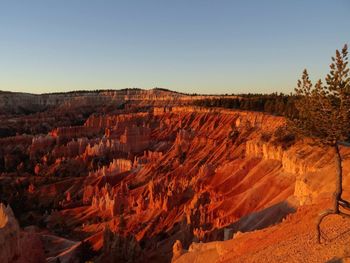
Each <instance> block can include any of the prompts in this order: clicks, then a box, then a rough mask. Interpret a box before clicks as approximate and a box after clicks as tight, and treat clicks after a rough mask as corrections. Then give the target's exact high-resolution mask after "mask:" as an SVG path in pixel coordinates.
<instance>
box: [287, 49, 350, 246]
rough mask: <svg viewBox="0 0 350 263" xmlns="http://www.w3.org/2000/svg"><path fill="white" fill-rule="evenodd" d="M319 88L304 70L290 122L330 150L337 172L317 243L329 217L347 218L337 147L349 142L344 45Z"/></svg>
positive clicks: (349, 108)
mask: <svg viewBox="0 0 350 263" xmlns="http://www.w3.org/2000/svg"><path fill="white" fill-rule="evenodd" d="M325 83H326V84H323V83H322V81H321V80H318V81H317V83H316V84H315V85H313V84H312V82H311V80H310V79H309V75H308V72H307V70H304V72H303V74H302V78H301V80H299V81H298V86H297V88H296V89H295V91H296V95H297V100H296V102H295V106H296V108H297V110H298V112H299V114H298V118H296V119H292V122H293V124H294V127H296V129H297V131H299V132H300V133H301V134H303V135H306V136H309V137H313V138H317V139H319V140H320V141H321V143H322V144H324V145H328V146H331V147H333V149H334V153H335V161H336V168H337V177H336V182H335V183H336V190H335V193H334V199H333V207H332V209H330V210H327V211H325V212H324V213H322V214H321V215H320V217H319V220H318V223H317V238H318V241H319V242H321V231H320V225H321V223H322V220H323V219H324V218H325V217H326V216H328V215H330V214H339V215H341V216H344V217H350V216H349V215H348V214H346V213H344V212H343V211H342V210H340V208H343V209H346V210H350V203H349V202H348V201H346V200H344V199H343V198H342V192H343V187H342V181H343V171H342V157H341V154H340V149H339V146H340V145H347V143H346V142H349V139H350V74H349V66H348V49H347V45H345V46H344V47H343V49H342V50H341V51H339V50H337V51H336V55H335V57H332V63H331V64H330V72H329V73H328V74H327V76H326V78H325Z"/></svg>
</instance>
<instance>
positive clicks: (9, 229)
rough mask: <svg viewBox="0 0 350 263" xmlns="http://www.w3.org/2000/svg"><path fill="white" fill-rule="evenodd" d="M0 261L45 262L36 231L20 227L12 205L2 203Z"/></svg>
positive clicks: (6, 262)
mask: <svg viewBox="0 0 350 263" xmlns="http://www.w3.org/2000/svg"><path fill="white" fill-rule="evenodd" d="M0 247H1V249H0V262H4V263H10V262H23V263H24V262H33V263H34V262H45V257H44V251H43V250H42V244H41V241H40V239H39V237H38V236H37V235H36V234H35V233H31V232H27V231H23V230H21V229H20V227H19V225H18V222H17V220H16V218H15V217H14V215H13V211H12V209H11V207H10V206H5V205H4V204H3V203H0Z"/></svg>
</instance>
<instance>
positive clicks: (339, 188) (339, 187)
mask: <svg viewBox="0 0 350 263" xmlns="http://www.w3.org/2000/svg"><path fill="white" fill-rule="evenodd" d="M334 149H335V162H336V164H335V165H336V172H337V175H336V176H337V177H336V180H335V183H336V184H335V192H334V200H333V202H334V203H333V209H334V212H335V213H336V214H338V213H339V201H340V200H341V195H342V193H343V167H342V159H341V155H340V150H339V145H338V142H336V143H335V145H334Z"/></svg>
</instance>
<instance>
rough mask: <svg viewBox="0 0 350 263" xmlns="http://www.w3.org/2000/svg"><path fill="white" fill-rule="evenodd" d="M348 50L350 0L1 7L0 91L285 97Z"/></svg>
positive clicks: (12, 1) (48, 2)
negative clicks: (162, 91) (147, 90)
mask: <svg viewBox="0 0 350 263" xmlns="http://www.w3.org/2000/svg"><path fill="white" fill-rule="evenodd" d="M349 42H350V1H349V0H328V1H325V0H314V1H313V0H290V1H287V0H285V1H283V0H266V1H263V0H255V1H253V0H244V1H243V0H241V1H238V0H237V1H234V0H230V1H224V0H218V1H214V0H211V1H207V0H197V1H194V0H192V1H191V0H176V1H167V0H163V1H161V0H159V1H152V0H144V1H136V0H134V1H133V0H130V1H117V0H115V1H102V0H101V1H98V0H96V1H88V0H81V1H77V0H67V1H63V0H57V1H53V0H45V1H44V0H43V1H36V0H32V1H27V0H25V1H16V0H8V1H5V0H0V90H11V91H25V92H32V93H42V92H52V91H68V90H77V89H109V88H112V89H120V88H131V87H138V88H152V87H156V86H157V87H163V88H169V89H173V90H177V91H184V92H197V93H240V92H245V93H248V92H273V91H278V92H290V91H292V90H293V88H294V86H295V83H296V80H297V79H298V78H299V76H300V74H301V72H302V70H303V69H304V68H305V67H306V68H308V69H309V71H310V73H311V75H312V78H314V79H315V78H319V77H321V76H323V75H324V74H325V72H326V71H327V70H328V65H329V62H330V57H331V56H332V55H333V54H334V51H335V49H337V48H341V47H342V46H343V45H344V44H345V43H349Z"/></svg>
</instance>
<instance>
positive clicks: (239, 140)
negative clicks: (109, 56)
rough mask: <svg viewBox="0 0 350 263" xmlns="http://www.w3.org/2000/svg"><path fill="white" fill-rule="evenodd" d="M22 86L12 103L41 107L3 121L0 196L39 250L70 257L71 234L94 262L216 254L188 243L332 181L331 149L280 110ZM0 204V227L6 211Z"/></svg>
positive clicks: (242, 228) (232, 230)
mask: <svg viewBox="0 0 350 263" xmlns="http://www.w3.org/2000/svg"><path fill="white" fill-rule="evenodd" d="M7 96H9V95H7ZM23 96H24V95H23ZM25 96H26V95H25ZM28 98H29V99H28V100H31V99H32V97H31V96H29V97H28ZM33 98H34V99H33V100H31V102H30V103H29V102H26V100H27V99H26V100H25V101H24V102H23V103H28V104H27V105H32V104H35V103H36V105H39V106H40V105H41V106H45V107H46V108H41V112H34V113H31V114H27V115H20V114H19V115H18V114H17V115H13V114H12V113H9V115H8V116H10V117H11V118H7V119H11V121H10V122H9V121H5V122H4V123H5V124H6V125H9V126H8V127H10V128H11V129H13V131H15V135H13V136H5V137H3V138H0V143H1V145H2V147H0V174H1V176H0V187H1V188H0V197H1V200H4V201H6V202H7V203H10V204H11V205H12V207H13V208H14V211H15V212H16V215H19V216H18V220H19V222H20V224H21V226H22V224H23V227H24V226H27V225H32V224H35V225H37V227H38V231H36V232H35V233H32V234H30V235H29V234H28V235H29V236H28V235H27V237H28V238H29V237H30V238H31V237H33V239H32V240H34V237H37V236H40V237H41V239H42V240H44V242H43V244H42V245H43V246H44V248H45V251H46V254H45V257H46V258H47V259H48V260H49V261H50V262H51V261H52V262H54V261H55V260H57V258H59V259H60V260H61V261H65V260H68V259H69V260H78V261H79V246H80V241H86V242H89V244H91V247H92V249H94V250H99V251H100V252H102V254H100V256H96V255H94V254H93V253H92V252H91V251H86V253H87V254H91V255H94V259H95V260H96V261H97V262H98V261H100V262H107V261H104V260H107V259H108V258H109V254H111V253H114V252H115V253H117V254H114V257H115V259H116V260H117V259H118V260H121V259H123V260H124V259H126V258H127V257H131V258H132V259H135V260H136V258H138V257H140V258H142V259H144V262H170V261H171V258H172V256H173V254H174V258H173V260H180V261H178V262H186V261H183V260H184V258H187V257H189V255H188V253H187V252H191V251H205V250H206V249H209V250H213V251H216V252H215V253H216V254H215V257H219V256H220V255H224V254H225V253H226V252H225V251H226V248H225V247H224V246H221V245H220V244H221V243H212V244H211V245H209V244H208V245H207V246H203V247H202V245H197V244H196V243H197V242H211V241H222V240H231V239H232V237H233V236H237V233H239V232H249V231H254V230H257V229H263V228H266V227H269V226H271V225H274V224H278V223H280V222H281V221H282V220H283V219H285V218H286V217H287V215H288V214H290V213H294V212H295V211H296V210H297V206H299V205H313V204H319V203H322V202H323V200H324V198H325V197H327V196H329V195H331V194H332V191H333V189H334V186H333V184H332V181H333V180H334V170H335V167H334V162H333V160H334V159H333V157H334V154H333V152H332V149H328V148H322V147H319V146H315V145H312V144H310V143H309V141H307V140H299V139H298V140H294V138H293V137H291V136H290V135H289V134H284V133H283V130H282V131H281V127H283V126H284V125H285V124H286V120H285V119H284V118H282V117H277V116H271V115H266V114H263V113H258V112H245V111H235V110H225V109H207V108H198V107H193V106H190V105H191V101H193V100H196V99H199V98H201V97H196V96H192V97H191V96H186V95H183V94H173V93H171V92H168V91H159V90H158V91H157V90H154V91H138V90H126V91H123V92H113V91H111V92H102V93H101V94H93V95H91V94H89V93H84V92H83V93H77V94H65V95H64V94H57V95H52V94H51V95H50V96H49V95H47V97H45V96H44V97H40V96H39V97H33ZM44 98H45V100H44ZM2 99H3V97H2ZM94 99H95V100H94ZM0 100H1V96H0ZM16 100H17V99H13V102H14V103H17V102H16ZM6 105H7V106H6V107H10V106H9V105H8V104H6ZM14 108H16V107H14ZM16 110H18V109H16ZM16 110H14V111H16ZM68 110H69V114H68ZM40 118H42V119H41V120H42V122H40ZM23 123H28V127H32V128H31V129H29V128H26V126H25V125H26V124H25V125H24V124H23ZM39 124H40V125H39ZM24 131H26V132H24ZM25 133H26V134H25ZM342 151H343V154H344V156H347V154H348V152H347V150H345V149H342ZM344 172H345V173H348V172H349V163H348V159H347V158H344ZM349 183H350V182H349V179H348V178H345V185H349ZM345 194H347V193H345ZM6 209H7V208H5V207H3V208H2V210H3V211H5V210H6ZM6 211H7V210H6ZM6 211H5V212H2V213H0V227H1V229H8V228H7V227H6V226H7V225H8V222H9V218H13V216H12V217H11V216H8V214H12V213H9V212H6ZM0 212H1V211H0ZM15 222H17V221H15ZM14 226H17V228H16V227H14ZM11 229H12V230H11V231H12V232H11V233H13V235H12V234H11V236H12V237H16V236H18V235H17V234H16V233H17V232H18V233H20V234H19V236H21V235H22V234H21V233H24V232H23V231H22V230H21V229H20V228H19V226H18V223H16V224H15V223H13V225H12V227H11ZM16 229H17V230H16ZM0 231H1V230H0ZM16 231H17V232H16ZM0 238H1V237H0ZM30 238H29V239H30ZM0 240H2V239H0ZM4 240H5V239H4ZM16 240H17V241H16ZM19 240H20V238H19V237H18V238H17V239H15V238H14V239H13V241H11V242H13V243H11V244H10V245H6V244H4V247H6V251H8V252H6V257H7V258H8V257H12V256H13V254H12V253H14V254H16V255H17V256H18V255H20V254H21V253H22V252H21V251H20V247H21V246H18V244H19V243H20V242H22V241H19ZM32 243H33V244H36V243H35V242H34V241H33V242H32ZM192 243H193V244H192ZM16 244H17V245H16ZM38 244H39V243H38ZM191 244H192V245H191ZM129 245H130V246H131V247H132V248H133V249H131V250H128V249H127V248H126V246H129ZM38 246H39V247H40V246H41V245H38ZM113 251H114V252H113ZM4 254H5V253H4ZM204 258H205V257H204ZM7 260H8V259H7ZM0 262H2V261H0ZM5 262H6V261H5ZM130 262H132V261H130Z"/></svg>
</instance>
